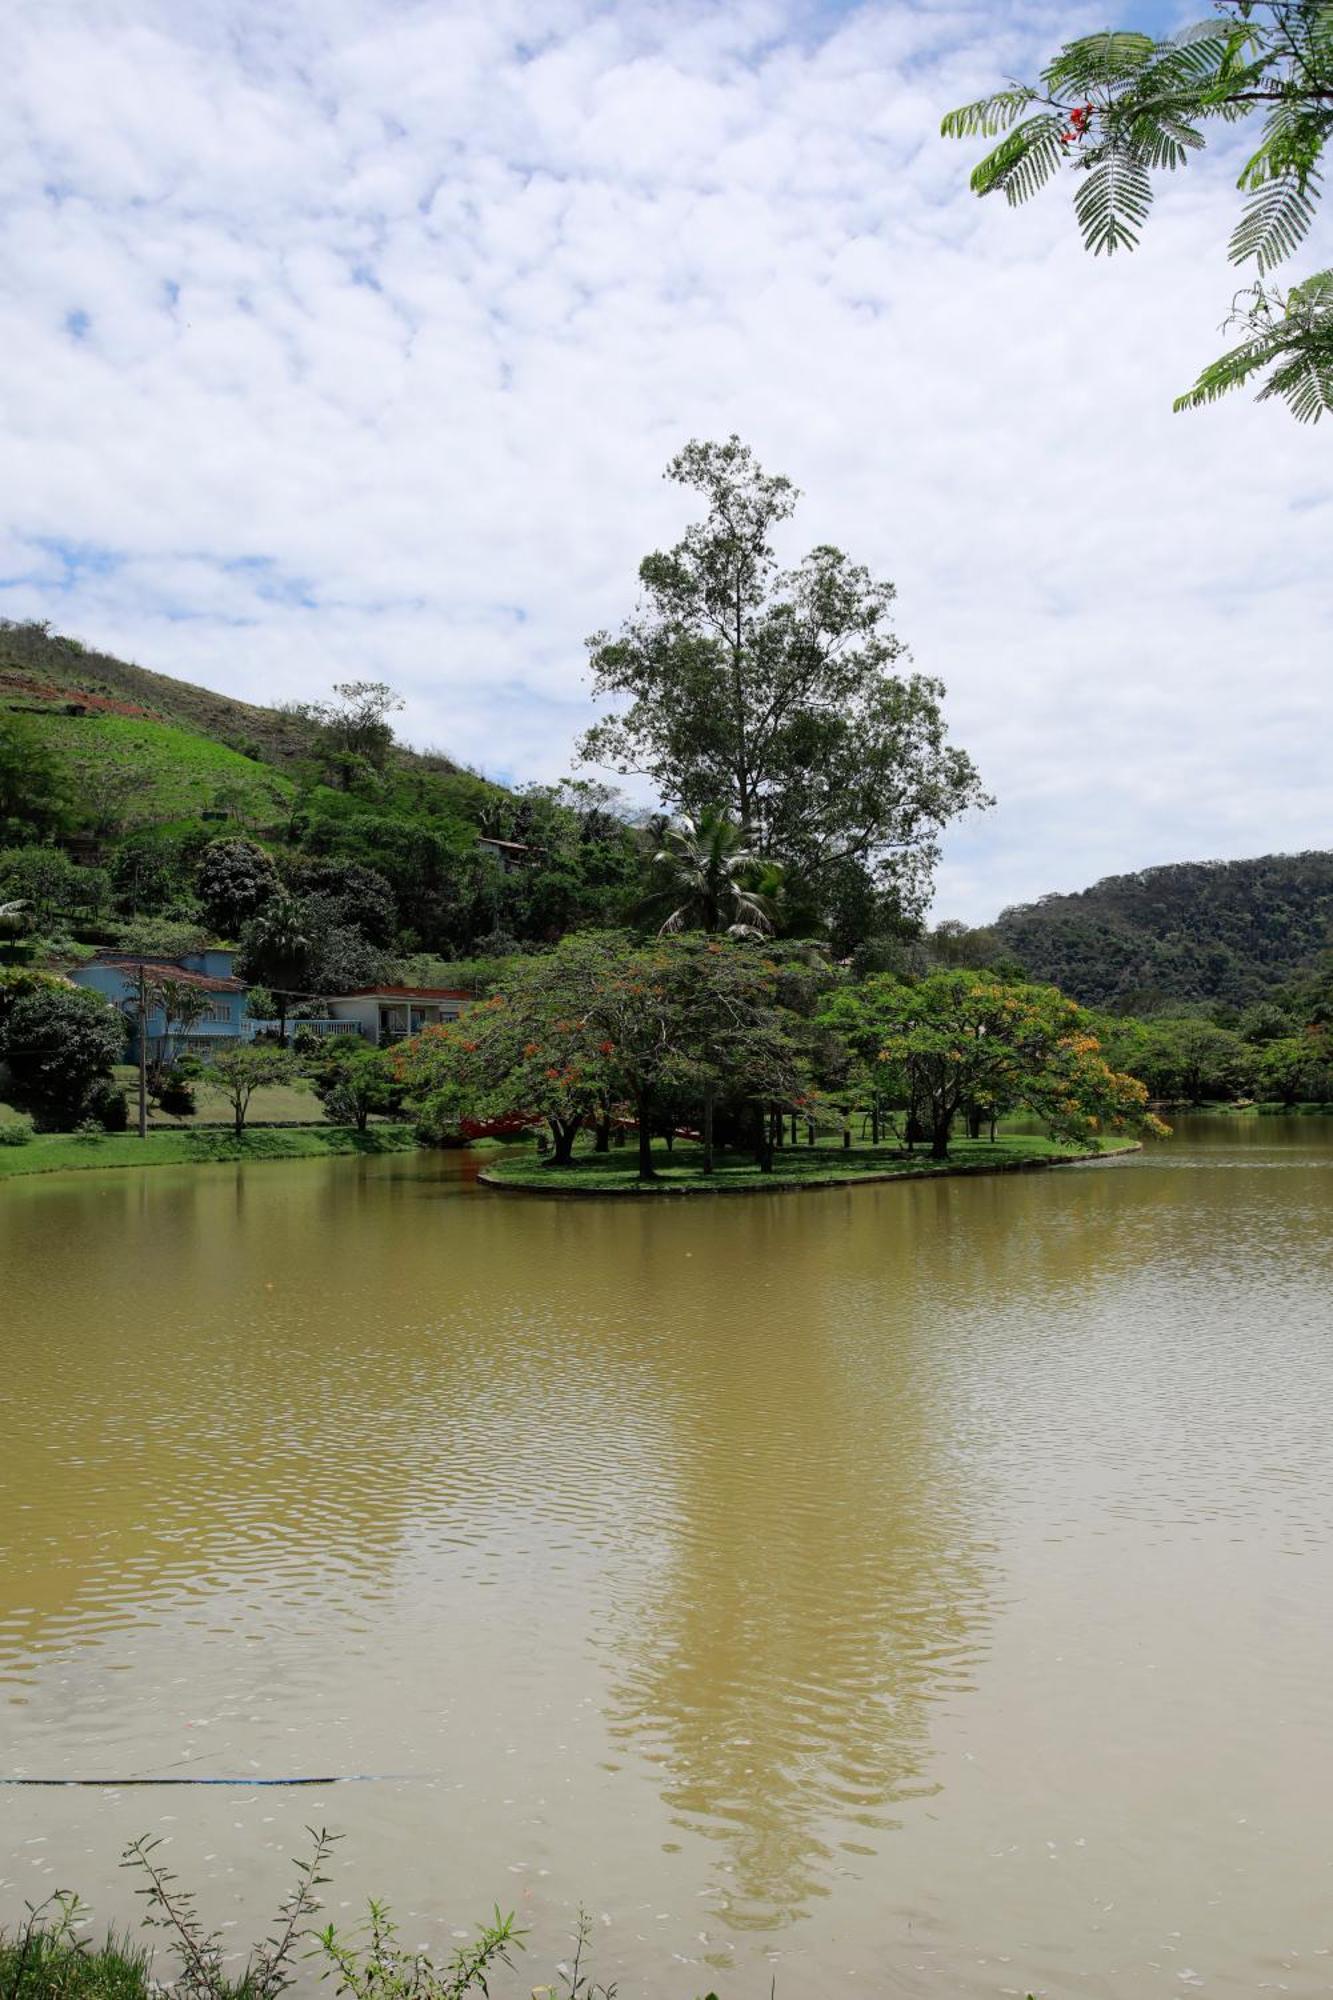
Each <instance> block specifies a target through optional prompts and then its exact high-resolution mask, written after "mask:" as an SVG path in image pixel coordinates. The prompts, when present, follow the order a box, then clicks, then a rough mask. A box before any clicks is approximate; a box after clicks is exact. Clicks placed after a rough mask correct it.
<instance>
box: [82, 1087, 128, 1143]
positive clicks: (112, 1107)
mask: <svg viewBox="0 0 1333 2000" xmlns="http://www.w3.org/2000/svg"><path fill="white" fill-rule="evenodd" d="M84 1115H85V1116H86V1117H88V1118H95V1119H96V1120H97V1122H98V1124H99V1125H100V1126H101V1128H102V1130H103V1131H104V1132H124V1131H125V1130H126V1129H127V1128H128V1126H129V1122H130V1107H129V1104H128V1103H127V1102H126V1098H125V1093H124V1091H123V1090H122V1089H121V1088H120V1085H119V1084H117V1083H99V1084H96V1085H94V1087H93V1089H92V1091H91V1093H90V1094H89V1097H88V1101H87V1103H86V1105H85V1106H84Z"/></svg>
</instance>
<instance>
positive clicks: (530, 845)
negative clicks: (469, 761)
mask: <svg viewBox="0 0 1333 2000" xmlns="http://www.w3.org/2000/svg"><path fill="white" fill-rule="evenodd" d="M332 694H333V696H334V699H333V700H332V701H329V700H325V701H323V702H319V703H316V704H314V705H313V707H312V708H310V709H307V710H305V711H301V710H297V709H295V708H293V709H280V708H277V709H274V708H261V707H258V706H256V705H255V704H253V703H250V702H243V701H236V700H234V699H232V698H231V697H230V696H228V695H223V694H216V693H214V692H213V691H212V690H211V689H208V688H200V687H195V686H193V685H192V684H191V683H189V682H188V681H178V680H173V679H171V678H170V677H169V676H168V675H166V674H161V673H153V672H150V671H149V670H148V669H147V668H144V667H138V666H134V665H132V664H131V663H129V662H128V661H125V660H118V659H116V658H114V657H113V656H112V655H111V654H109V653H100V652H96V651H93V650H91V649H90V648H88V647H86V646H84V645H82V644H80V642H79V641H77V640H74V639H66V638H62V637H61V636H60V635H58V634H56V633H53V632H51V631H50V630H49V629H48V628H47V627H46V626H45V625H40V624H34V623H29V624H7V623H5V622H3V621H0V902H5V901H7V900H13V901H14V902H15V903H16V904H17V905H19V906H20V907H19V909H18V912H17V915H16V917H15V918H14V919H13V920H12V921H11V922H10V932H14V931H15V927H16V926H17V932H18V935H14V936H11V935H8V934H7V935H6V936H4V937H0V947H3V948H5V949H10V948H12V949H13V950H15V951H18V950H29V951H33V952H38V953H41V952H43V951H44V952H45V953H46V954H47V956H48V957H51V958H53V959H56V958H58V957H59V955H60V953H61V952H62V951H64V950H66V949H67V948H68V946H69V945H70V944H82V943H85V942H90V941H94V940H95V941H97V942H104V941H107V940H108V939H109V940H110V941H112V942H124V941H125V939H124V937H122V936H121V935H120V933H122V932H125V931H126V927H127V926H128V927H130V929H131V930H132V931H133V932H134V935H138V934H139V931H138V930H137V929H135V928H134V927H141V926H142V923H143V922H144V921H145V920H147V921H150V922H153V923H158V924H159V925H160V924H167V925H174V926H175V927H176V928H177V929H179V928H180V926H181V925H189V924H195V923H199V922H204V923H207V924H210V925H211V926H212V927H213V928H215V929H216V928H217V927H218V926H219V925H222V926H223V927H224V928H228V927H229V928H228V934H231V933H232V932H235V931H238V930H239V928H240V926H241V923H242V921H243V914H244V913H242V914H238V913H237V907H236V906H234V905H228V904H226V902H225V899H223V900H222V901H219V900H218V898H217V897H216V896H215V895H214V893H213V892H212V891H211V890H205V889H204V888H201V882H202V881H203V880H204V879H205V877H206V875H207V871H206V870H205V877H201V874H200V868H201V859H202V856H203V854H204V850H205V849H206V848H207V847H208V846H209V845H210V843H212V842H215V841H218V840H223V841H228V842H234V841H236V840H237V839H248V840H251V841H258V842H259V843H260V845H261V849H262V852H261V853H260V854H259V857H258V861H252V862H251V863H247V864H246V865H247V866H251V867H257V868H258V869H259V871H260V873H261V874H262V875H264V877H265V880H266V881H271V882H272V883H277V882H279V881H280V882H281V883H282V884H284V885H285V886H286V888H287V889H288V890H290V891H291V892H292V893H293V894H294V895H295V896H296V897H297V899H298V901H300V902H301V904H302V909H303V913H304V917H303V920H305V921H308V923H309V924H310V926H311V927H312V930H313V931H317V932H318V933H319V935H320V937H321V939H323V940H324V943H325V945H327V946H328V948H327V949H324V947H323V946H321V950H322V951H323V956H322V958H321V959H320V961H319V963H320V965H321V967H322V970H323V975H324V976H325V977H326V979H328V980H333V979H335V978H336V979H338V980H341V981H342V982H343V983H344V984H347V983H357V981H359V980H363V979H369V978H372V977H379V976H381V973H380V972H379V971H376V970H372V969H371V968H372V966H375V967H383V966H384V965H387V964H388V962H389V960H390V958H392V957H394V956H395V955H396V956H397V957H398V958H400V959H403V960H411V961H413V963H414V964H417V963H418V962H419V963H420V964H421V965H425V964H426V962H427V961H429V960H432V959H439V958H441V957H443V958H447V959H449V960H455V959H460V958H467V957H469V956H470V955H471V953H472V952H473V949H474V947H477V948H480V947H481V946H482V945H485V947H486V948H487V950H489V951H491V952H495V951H498V950H510V949H515V948H517V947H519V946H521V945H532V944H542V943H547V942H549V941H550V940H551V939H552V938H554V937H556V936H558V935H560V934H561V933H562V932H563V931H564V930H568V929H574V928H577V927H579V926H580V925H581V924H608V923H617V922H620V921H621V920H622V919H623V915H624V912H625V911H626V909H628V908H629V907H630V906H631V905H632V904H633V903H634V901H635V898H636V897H637V896H638V895H639V894H640V893H641V889H642V882H641V873H642V866H643V861H644V854H645V851H646V850H645V842H644V840H643V839H642V838H641V837H640V836H639V834H638V833H637V832H636V830H635V829H634V828H633V827H631V826H630V825H629V824H627V823H626V821H625V820H624V819H623V818H622V817H621V816H620V815H619V814H618V813H617V812H616V811H615V810H614V809H612V808H611V806H610V805H609V802H608V801H607V800H606V799H605V797H604V795H602V794H601V793H600V792H599V790H598V788H597V787H595V786H586V785H585V786H570V787H567V788H561V787H543V786H529V787H526V788H524V789H523V790H521V791H517V792H515V791H511V790H510V789H508V788H507V787H505V786H502V785H496V784H492V783H491V782H489V781H488V780H487V779H485V778H482V777H480V776H478V775H477V774H476V773H475V772H472V771H468V770H466V769H464V768H463V767H461V766H460V765H458V764H456V763H454V762H453V761H452V760H451V759H450V758H448V757H447V756H443V755H440V754H435V753H422V752H418V751H413V750H410V749H408V748H407V747H406V746H405V745H403V744H400V743H397V742H396V741H395V740H394V738H393V733H392V728H391V725H390V724H389V722H388V720H387V717H388V716H389V715H390V714H392V713H393V709H394V701H393V698H392V694H391V691H390V690H388V689H382V688H381V687H380V684H378V683H355V684H352V685H351V686H350V687H342V688H334V689H333V690H332ZM34 848H44V849H45V850H46V853H47V858H46V859H41V860H36V859H35V858H34V855H33V853H32V850H33V849H34ZM52 850H55V856H54V859H52V858H51V851H52ZM62 855H63V857H64V861H63V864H62V861H61V857H62ZM62 865H63V866H64V868H65V873H64V874H61V872H60V869H61V866H62ZM238 865H239V864H238ZM70 868H74V869H75V870H76V873H75V874H74V875H70V874H69V872H68V870H69V869H70ZM34 869H35V870H36V872H35V873H34ZM265 871H267V872H265ZM263 893H264V895H265V896H268V895H269V894H271V893H272V891H271V889H265V890H264V892H263ZM112 933H116V935H114V936H113V935H112ZM329 940H332V941H333V942H332V943H329ZM349 952H350V956H349ZM422 976H423V977H425V978H426V983H430V977H429V976H427V973H426V972H423V973H422ZM431 976H433V975H431ZM308 977H309V980H310V981H311V982H313V981H314V977H315V975H314V972H313V971H312V972H311V973H310V974H309V975H308ZM437 983H438V980H437Z"/></svg>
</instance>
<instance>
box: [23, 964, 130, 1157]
mask: <svg viewBox="0 0 1333 2000" xmlns="http://www.w3.org/2000/svg"><path fill="white" fill-rule="evenodd" d="M124 1047H125V1020H124V1017H123V1016H122V1015H121V1014H120V1013H119V1012H118V1011H117V1010H116V1008H114V1007H113V1006H111V1005H110V1003H109V1002H108V1001H106V1000H104V999H103V998H102V996H101V994H100V993H90V992H88V991H87V990H86V989H84V988H82V987H78V986H57V987H44V988H39V989H38V990H36V991H34V992H28V993H24V994H22V995H21V996H20V998H19V999H17V1000H16V1001H15V1002H14V1004H13V1006H12V1007H11V1008H10V1010H9V1018H8V1020H7V1022H6V1023H5V1029H4V1056H5V1060H6V1062H7V1063H8V1066H9V1074H10V1078H11V1093H12V1101H13V1102H14V1104H15V1105H16V1106H17V1107H18V1109H19V1110H21V1111H31V1112H32V1114H33V1116H34V1118H35V1119H36V1121H37V1123H38V1125H39V1126H42V1127H44V1128H46V1129H48V1130H49V1129H52V1128H54V1129H55V1130H57V1131H59V1130H62V1129H67V1128H68V1127H69V1126H71V1125H73V1124H75V1123H76V1122H77V1121H78V1120H79V1119H80V1118H82V1117H85V1116H86V1115H87V1114H88V1112H89V1110H90V1107H91V1105H92V1104H93V1102H94V1101H95V1099H96V1097H97V1093H98V1087H99V1086H104V1085H106V1084H109V1083H110V1080H111V1066H112V1064H113V1063H115V1062H118V1061H119V1060H120V1057H121V1054H122V1052H123V1050H124Z"/></svg>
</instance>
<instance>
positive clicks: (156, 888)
mask: <svg viewBox="0 0 1333 2000" xmlns="http://www.w3.org/2000/svg"><path fill="white" fill-rule="evenodd" d="M207 844H208V843H207V835H206V833H205V831H204V828H203V827H202V826H191V827H185V828H179V827H145V828H143V829H141V830H140V831H139V832H137V833H133V834H130V835H129V836H128V837H127V838H126V839H124V840H122V841H121V842H120V844H119V846H118V847H117V848H116V850H115V854H114V856H113V857H112V860H111V865H110V878H111V893H112V898H113V900H114V902H115V906H116V908H117V909H118V910H119V911H121V912H122V913H123V914H124V915H125V916H127V917H159V916H164V915H166V914H168V913H177V914H179V913H180V912H181V911H182V910H189V909H192V908H193V907H194V896H195V887H194V880H195V870H196V868H197V866H198V863H199V856H200V853H201V851H202V849H203V848H204V847H205V846H206V845H207Z"/></svg>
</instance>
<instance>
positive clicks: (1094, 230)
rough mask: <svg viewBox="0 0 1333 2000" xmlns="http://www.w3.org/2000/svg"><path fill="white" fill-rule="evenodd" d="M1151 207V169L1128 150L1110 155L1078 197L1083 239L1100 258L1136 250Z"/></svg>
mask: <svg viewBox="0 0 1333 2000" xmlns="http://www.w3.org/2000/svg"><path fill="white" fill-rule="evenodd" d="M1151 206H1152V182H1151V180H1150V179H1149V178H1148V169H1147V167H1146V166H1145V165H1144V163H1143V161H1142V160H1140V159H1138V158H1136V157H1135V156H1134V155H1133V154H1132V153H1130V152H1128V151H1124V152H1122V151H1119V150H1116V151H1114V152H1109V153H1107V154H1106V156H1105V157H1104V158H1103V159H1101V160H1100V161H1098V163H1097V164H1096V165H1095V166H1094V167H1092V168H1091V170H1090V171H1089V173H1088V176H1087V179H1086V180H1085V181H1084V182H1083V185H1082V186H1081V187H1080V188H1079V190H1078V193H1077V194H1076V195H1075V196H1074V213H1075V214H1076V215H1077V217H1078V225H1079V228H1080V229H1081V230H1082V231H1083V240H1084V242H1085V243H1086V244H1087V246H1088V248H1089V250H1091V251H1092V252H1093V253H1094V255H1096V256H1100V255H1101V253H1102V251H1103V250H1104V251H1105V252H1106V253H1107V255H1108V256H1111V255H1113V254H1114V252H1115V251H1117V250H1122V249H1123V250H1132V249H1134V247H1135V245H1136V244H1137V243H1138V240H1139V231H1140V229H1141V228H1142V227H1143V224H1144V222H1145V221H1146V220H1147V216H1148V210H1149V209H1150V208H1151Z"/></svg>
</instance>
